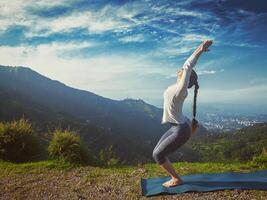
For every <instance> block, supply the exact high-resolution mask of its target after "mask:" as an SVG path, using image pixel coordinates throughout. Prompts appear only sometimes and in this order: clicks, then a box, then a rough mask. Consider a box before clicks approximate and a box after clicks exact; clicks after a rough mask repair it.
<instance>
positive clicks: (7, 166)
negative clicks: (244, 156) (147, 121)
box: [0, 160, 267, 199]
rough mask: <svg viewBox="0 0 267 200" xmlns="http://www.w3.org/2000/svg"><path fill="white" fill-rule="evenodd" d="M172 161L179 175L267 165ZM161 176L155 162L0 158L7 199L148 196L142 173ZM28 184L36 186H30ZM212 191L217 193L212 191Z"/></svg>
mask: <svg viewBox="0 0 267 200" xmlns="http://www.w3.org/2000/svg"><path fill="white" fill-rule="evenodd" d="M173 165H174V167H175V169H176V170H177V172H178V174H180V175H188V174H193V173H216V172H227V171H236V172H248V171H257V170H262V169H266V168H267V167H266V166H262V165H256V164H255V163H252V162H249V163H232V164H225V163H189V162H179V163H173ZM158 176H167V174H166V173H165V172H163V171H162V170H161V168H160V166H159V165H157V164H156V163H146V164H143V165H137V166H130V165H126V166H119V165H117V166H116V165H115V166H110V167H100V166H89V165H88V166H83V165H74V164H71V163H68V162H64V161H60V160H46V161H38V162H28V163H20V164H17V163H11V162H6V161H1V160H0V182H1V179H2V181H6V182H8V184H9V185H10V186H9V188H7V191H6V193H3V195H11V197H10V196H8V197H6V198H7V199H9V198H15V199H17V198H18V199H23V198H25V197H26V196H23V194H24V195H26V193H23V192H21V191H20V190H22V191H24V190H27V191H29V194H27V195H33V196H31V198H32V199H34V198H35V196H34V195H37V196H38V195H40V194H41V193H42V191H45V192H46V193H50V194H51V195H52V194H53V195H55V197H57V199H75V198H76V197H77V196H81V197H82V196H84V197H85V199H86V197H89V196H90V195H94V194H95V195H96V196H95V197H93V196H92V197H91V198H90V199H93V198H94V199H103V198H109V197H110V199H113V197H114V199H118V198H119V196H118V195H122V197H123V198H124V199H137V198H138V199H139V198H141V199H145V198H143V197H140V179H141V177H143V178H149V177H158ZM20 181H23V183H27V184H25V185H23V187H21V185H20V184H19V182H20ZM38 181H39V182H38ZM37 182H38V184H37ZM17 183H18V184H17ZM50 184H54V185H56V186H57V188H56V189H55V188H54V187H50V186H49V185H50ZM18 187H19V188H18ZM14 188H15V189H14ZM29 188H33V189H32V190H30V189H29ZM66 188H68V189H66ZM0 189H1V187H0ZM10 191H14V192H10ZM59 191H60V192H59ZM11 193H12V194H11ZM218 194H219V193H218ZM228 194H229V195H233V194H234V192H233V191H224V192H223V193H222V194H221V195H225V196H227V195H228ZM248 194H249V195H252V196H255V197H257V196H258V198H256V199H260V198H261V197H262V196H263V195H266V193H265V192H264V191H251V192H249V193H248ZM56 195H57V196H56ZM58 195H63V196H58ZM64 195H66V196H64ZM105 195H107V196H105ZM186 195H192V194H186ZM210 195H214V194H212V193H210ZM243 195H247V193H246V192H245V193H243ZM0 196H1V192H0ZM100 197H101V198H100ZM120 197H121V196H120ZM185 197H187V196H185ZM81 199H82V198H81Z"/></svg>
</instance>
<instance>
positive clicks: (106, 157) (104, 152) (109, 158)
mask: <svg viewBox="0 0 267 200" xmlns="http://www.w3.org/2000/svg"><path fill="white" fill-rule="evenodd" d="M99 164H100V165H102V166H116V165H119V164H122V162H121V160H120V159H118V158H116V156H115V153H114V150H113V145H109V146H107V147H106V148H105V149H101V150H100V152H99Z"/></svg>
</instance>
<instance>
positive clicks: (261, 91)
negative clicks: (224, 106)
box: [191, 84, 267, 104]
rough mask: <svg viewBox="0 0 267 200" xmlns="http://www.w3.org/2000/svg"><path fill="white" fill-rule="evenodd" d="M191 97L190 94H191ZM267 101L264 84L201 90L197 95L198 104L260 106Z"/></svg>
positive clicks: (266, 90)
mask: <svg viewBox="0 0 267 200" xmlns="http://www.w3.org/2000/svg"><path fill="white" fill-rule="evenodd" d="M191 95H192V94H191ZM266 99H267V87H266V84H258V85H254V86H251V87H246V88H238V89H231V88H229V89H223V90H222V89H205V88H201V89H200V90H199V93H198V100H199V101H200V102H224V103H227V102H228V103H234V102H235V103H240V102H242V103H247V104H255V103H257V104H262V103H264V102H266Z"/></svg>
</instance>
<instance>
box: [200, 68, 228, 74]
mask: <svg viewBox="0 0 267 200" xmlns="http://www.w3.org/2000/svg"><path fill="white" fill-rule="evenodd" d="M223 71H224V69H220V70H198V71H197V74H198V75H208V74H216V73H218V72H223Z"/></svg>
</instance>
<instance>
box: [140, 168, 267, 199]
mask: <svg viewBox="0 0 267 200" xmlns="http://www.w3.org/2000/svg"><path fill="white" fill-rule="evenodd" d="M180 177H181V178H182V180H183V181H184V183H183V184H182V185H177V186H174V187H169V188H167V187H164V186H162V183H164V182H165V181H168V180H170V179H171V177H170V176H162V177H157V178H148V179H145V178H141V189H142V195H143V196H153V195H158V194H178V193H183V192H189V191H197V192H208V191H215V190H225V189H254V190H267V170H262V171H256V172H247V173H244V172H224V173H206V174H192V175H187V176H180Z"/></svg>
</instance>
